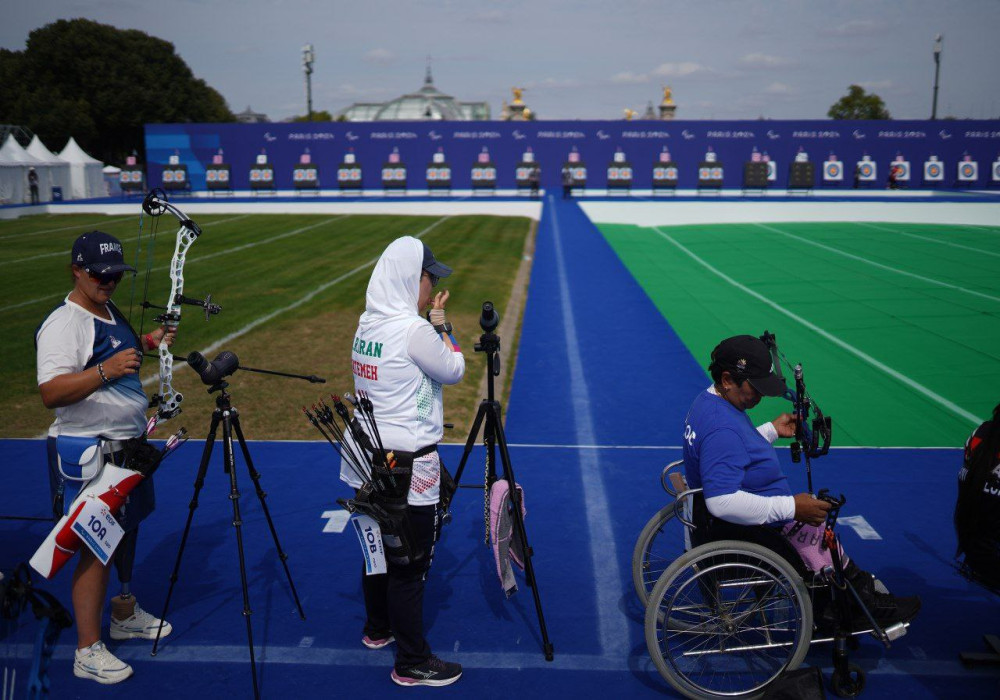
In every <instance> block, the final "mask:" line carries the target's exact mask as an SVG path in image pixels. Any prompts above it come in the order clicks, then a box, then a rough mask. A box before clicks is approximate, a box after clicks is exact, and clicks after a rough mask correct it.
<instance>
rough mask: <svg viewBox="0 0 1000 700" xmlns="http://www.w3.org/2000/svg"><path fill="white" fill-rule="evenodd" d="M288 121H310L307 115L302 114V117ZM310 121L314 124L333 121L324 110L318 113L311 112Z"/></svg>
mask: <svg viewBox="0 0 1000 700" xmlns="http://www.w3.org/2000/svg"><path fill="white" fill-rule="evenodd" d="M289 121H293V122H307V121H310V119H309V115H308V114H302V115H299V116H297V117H292V118H291V119H289ZM311 121H314V122H332V121H333V116H332V115H331V114H330V113H329V112H327V111H326V110H325V109H321V110H320V111H318V112H316V111H314V112H313V118H312V120H311Z"/></svg>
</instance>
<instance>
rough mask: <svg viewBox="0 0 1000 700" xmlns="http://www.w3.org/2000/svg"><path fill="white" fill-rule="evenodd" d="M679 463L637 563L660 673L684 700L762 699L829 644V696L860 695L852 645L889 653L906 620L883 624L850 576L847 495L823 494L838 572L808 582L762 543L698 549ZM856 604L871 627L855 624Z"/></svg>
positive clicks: (668, 475)
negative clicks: (840, 518)
mask: <svg viewBox="0 0 1000 700" xmlns="http://www.w3.org/2000/svg"><path fill="white" fill-rule="evenodd" d="M681 464H682V462H681V461H677V462H672V463H671V464H668V465H667V466H666V467H665V468H664V470H663V474H662V475H661V483H662V485H663V487H664V489H665V490H666V491H667V493H669V494H670V495H672V496H673V497H674V501H673V502H672V503H670V504H669V505H667V506H665V507H664V508H661V509H660V511H659V512H657V513H656V515H654V516H653V517H652V518H651V519H650V520H649V522H648V523H647V524H646V527H644V528H643V530H642V533H641V534H640V535H639V539H638V541H637V542H636V545H635V550H634V552H633V561H632V574H633V583H634V585H635V589H636V593H637V595H638V596H639V598H640V600H641V601H642V602H643V603H644V604H645V606H646V616H645V636H646V645H647V648H648V649H649V653H650V657H651V658H652V660H653V664H654V665H655V666H656V669H657V671H659V673H660V675H662V676H663V677H664V679H666V681H667V682H668V683H669V684H670V685H671V686H672V687H673V688H674V689H675V690H677V691H678V692H679V693H681V694H682V695H684V696H685V697H688V698H696V699H700V698H723V697H724V698H759V697H762V696H763V695H764V693H765V692H766V691H767V689H768V687H769V686H770V685H771V684H772V683H774V682H775V681H776V680H777V679H778V678H779V677H780V676H781V675H782V674H783V673H784V672H786V671H791V670H794V669H796V668H797V667H798V666H799V665H800V664H801V663H802V661H803V659H804V658H805V656H806V653H807V652H808V651H809V646H810V644H815V643H824V642H833V643H834V649H833V667H834V672H833V677H832V681H831V687H832V690H833V692H834V694H836V695H837V696H839V697H856V696H858V695H859V694H860V693H861V691H862V690H863V688H864V685H865V674H864V671H863V670H862V669H861V668H860V667H859V666H857V665H856V664H853V663H850V660H849V658H848V648H856V646H857V638H858V637H860V636H861V635H865V634H871V635H872V636H874V637H875V638H876V639H878V640H879V641H881V642H882V643H883V644H884V645H885V646H886V648H888V647H889V645H890V642H891V641H894V640H896V639H898V638H899V637H901V636H903V635H904V634H905V633H906V630H907V628H908V627H909V623H896V624H894V625H891V626H889V627H887V628H885V629H883V628H882V627H880V626H879V625H878V623H877V622H876V621H875V619H874V618H873V617H872V615H871V614H870V612H868V610H867V608H866V607H865V606H864V603H863V602H862V601H861V599H860V597H859V596H858V594H857V592H856V591H855V590H854V588H853V586H851V584H850V582H849V581H847V579H846V578H844V575H843V567H842V566H841V563H840V558H839V555H838V554H837V552H839V548H838V547H839V542H838V540H837V539H836V536H835V535H834V534H833V530H834V525H835V523H836V517H837V511H839V506H840V505H843V503H844V499H843V497H841V499H840V500H839V501H838V500H837V499H831V498H829V497H826V498H827V499H828V500H829V501H830V502H831V505H832V506H833V507H831V510H830V513H831V515H830V516H829V517H828V519H827V528H826V538H825V539H826V542H827V543H828V545H829V546H830V547H831V549H832V550H835V551H834V557H833V558H834V563H835V564H836V566H835V567H827V568H826V569H824V571H823V572H821V573H819V574H816V575H814V576H812V577H810V580H806V578H804V577H803V576H802V574H801V573H800V572H799V571H797V570H796V567H795V566H793V565H792V564H791V563H790V562H789V560H788V559H786V558H785V557H783V556H781V555H780V554H778V553H777V552H775V551H773V550H771V549H769V548H767V547H764V546H762V545H760V544H756V543H753V542H746V541H738V540H717V541H711V542H707V543H704V544H699V545H696V546H692V534H694V533H695V532H696V530H697V527H696V524H695V523H694V522H692V520H693V519H695V518H693V517H692V516H691V513H692V512H694V509H693V502H694V499H695V498H696V497H699V498H700V496H698V494H699V493H700V491H701V489H689V488H688V487H687V484H686V482H685V481H684V476H683V474H682V473H681V471H680V470H679V467H680V465H681ZM820 497H825V496H824V494H823V492H821V494H820ZM697 540H698V537H697V536H696V537H695V541H697ZM796 556H798V555H797V554H796ZM802 570H804V568H803V569H802ZM820 601H822V602H823V603H824V604H825V605H827V606H829V607H828V609H829V610H830V611H832V614H829V615H823V616H822V617H823V619H822V620H816V619H814V615H813V609H814V603H815V602H820ZM852 602H856V603H857V604H858V605H859V606H860V608H861V610H862V612H863V613H864V617H865V618H866V619H867V624H863V625H860V624H857V619H858V617H857V616H856V615H854V614H853V613H852V612H851V604H852ZM855 627H861V628H862V629H855Z"/></svg>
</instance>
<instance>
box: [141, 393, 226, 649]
mask: <svg viewBox="0 0 1000 700" xmlns="http://www.w3.org/2000/svg"><path fill="white" fill-rule="evenodd" d="M220 420H222V413H221V411H213V412H212V425H211V427H209V429H208V437H206V438H205V449H203V450H202V452H201V464H199V465H198V475H197V476H196V477H195V479H194V495H192V496H191V503H189V504H188V516H187V522H186V523H184V534H183V535H181V546H180V547H179V548H178V549H177V560H176V561H175V562H174V570H173V572H172V573H171V574H170V588H168V589H167V599H166V600H165V601H164V602H163V612H161V613H160V626H159V627H158V628H157V630H156V640H155V641H154V642H153V651H152V652H151V656H156V648H157V647H158V646H159V644H160V633H161V632H163V621H164V620H166V619H167V610H169V609H170V598H171V596H173V594H174V585H175V584H176V583H177V575H178V573H179V572H180V570H181V559H182V558H183V557H184V547H185V546H186V545H187V538H188V534H189V533H190V532H191V521H192V520H193V519H194V512H195V510H196V509H197V508H198V494H199V493H201V487H202V486H204V485H205V474H206V473H207V472H208V462H209V460H210V459H211V458H212V448H213V447H214V446H215V434H216V431H218V429H219V421H220Z"/></svg>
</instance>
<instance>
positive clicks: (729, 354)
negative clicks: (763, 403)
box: [709, 335, 788, 396]
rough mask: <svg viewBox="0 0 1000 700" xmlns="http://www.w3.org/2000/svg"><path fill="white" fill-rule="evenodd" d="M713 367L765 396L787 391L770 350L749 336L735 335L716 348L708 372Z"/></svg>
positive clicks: (777, 394)
mask: <svg viewBox="0 0 1000 700" xmlns="http://www.w3.org/2000/svg"><path fill="white" fill-rule="evenodd" d="M713 367H716V368H718V369H719V370H720V371H721V370H726V371H728V372H729V374H730V375H732V377H733V379H735V380H736V381H737V382H741V381H743V380H744V379H745V380H747V381H748V382H750V385H751V386H752V387H753V388H754V389H756V390H757V391H759V392H760V393H761V394H762V395H764V396H784V395H785V392H786V391H788V387H786V386H785V380H784V379H782V378H781V377H779V376H778V375H777V374H775V372H774V363H773V361H772V359H771V351H770V350H768V348H767V345H765V344H764V341H762V340H761V339H760V338H755V337H754V336H752V335H736V336H733V337H732V338H726V339H725V340H723V341H722V342H721V343H719V344H718V345H716V346H715V350H713V351H712V364H711V365H710V366H709V370H710V371H711V369H712V368H713Z"/></svg>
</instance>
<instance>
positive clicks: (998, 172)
mask: <svg viewBox="0 0 1000 700" xmlns="http://www.w3.org/2000/svg"><path fill="white" fill-rule="evenodd" d="M997 181H1000V160H998V161H997V162H995V163H994V164H993V182H997Z"/></svg>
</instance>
